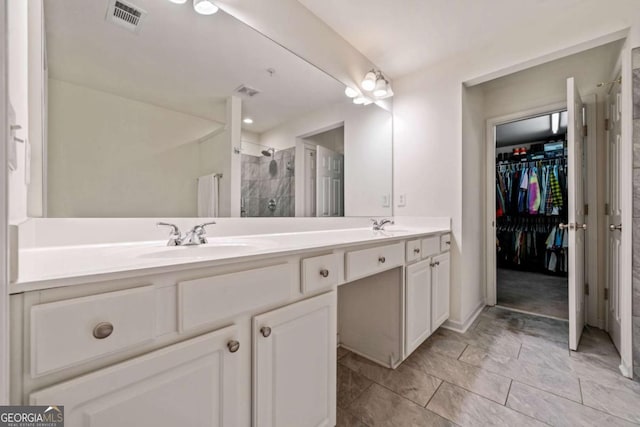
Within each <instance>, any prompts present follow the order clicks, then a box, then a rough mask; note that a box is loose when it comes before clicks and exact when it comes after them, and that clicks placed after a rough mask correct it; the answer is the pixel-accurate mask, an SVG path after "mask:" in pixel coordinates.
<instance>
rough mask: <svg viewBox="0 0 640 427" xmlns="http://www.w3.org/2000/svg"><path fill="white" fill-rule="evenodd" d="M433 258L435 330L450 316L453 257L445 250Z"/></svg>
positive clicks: (433, 322)
mask: <svg viewBox="0 0 640 427" xmlns="http://www.w3.org/2000/svg"><path fill="white" fill-rule="evenodd" d="M432 260H433V261H432V263H431V264H432V265H433V267H432V270H431V271H432V272H431V289H432V293H431V330H432V331H435V330H436V329H438V328H439V327H440V325H442V324H443V323H444V322H445V321H446V320H447V319H448V318H449V293H450V277H451V261H450V260H451V258H450V255H449V252H445V253H443V254H441V255H438V256H436V257H433V258H432Z"/></svg>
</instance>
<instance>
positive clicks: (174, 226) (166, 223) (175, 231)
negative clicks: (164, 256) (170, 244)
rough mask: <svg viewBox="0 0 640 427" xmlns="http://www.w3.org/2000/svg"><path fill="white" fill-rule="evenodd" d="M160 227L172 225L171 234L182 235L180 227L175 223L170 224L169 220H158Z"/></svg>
mask: <svg viewBox="0 0 640 427" xmlns="http://www.w3.org/2000/svg"><path fill="white" fill-rule="evenodd" d="M156 225H157V226H158V227H171V235H172V236H180V235H181V233H180V229H179V228H178V226H177V225H175V224H170V223H168V222H158V223H156Z"/></svg>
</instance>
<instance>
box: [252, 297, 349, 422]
mask: <svg viewBox="0 0 640 427" xmlns="http://www.w3.org/2000/svg"><path fill="white" fill-rule="evenodd" d="M336 295H337V292H336V291H332V292H329V293H326V294H323V295H320V296H317V297H314V298H311V299H308V300H304V301H300V302H297V303H295V304H291V305H289V306H286V307H283V308H280V309H277V310H274V311H270V312H268V313H265V314H262V315H260V316H256V317H254V319H253V328H254V329H253V334H254V338H253V339H254V343H253V344H254V345H253V351H254V354H253V358H254V375H253V381H254V384H253V392H254V399H253V416H254V425H255V426H260V427H262V426H296V427H307V426H314V427H315V426H334V425H335V424H336V333H337V327H336V324H337V319H336Z"/></svg>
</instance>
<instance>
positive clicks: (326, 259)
mask: <svg viewBox="0 0 640 427" xmlns="http://www.w3.org/2000/svg"><path fill="white" fill-rule="evenodd" d="M340 270H341V269H340V257H339V256H338V254H329V255H322V256H317V257H313V258H306V259H303V260H302V293H307V292H314V291H317V290H318V289H324V288H328V287H330V286H335V285H337V284H338V274H339V272H340Z"/></svg>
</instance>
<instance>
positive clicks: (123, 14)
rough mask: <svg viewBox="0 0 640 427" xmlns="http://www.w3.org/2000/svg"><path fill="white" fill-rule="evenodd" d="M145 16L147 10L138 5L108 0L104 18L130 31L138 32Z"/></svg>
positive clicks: (119, 0)
mask: <svg viewBox="0 0 640 427" xmlns="http://www.w3.org/2000/svg"><path fill="white" fill-rule="evenodd" d="M146 16H147V12H146V11H145V10H143V9H141V8H139V7H138V6H134V5H132V4H131V3H126V2H124V1H121V0H110V1H109V8H108V9H107V17H106V19H107V21H111V22H113V23H114V24H116V25H117V26H119V27H122V28H125V29H127V30H129V31H131V32H132V33H138V32H139V31H140V26H141V25H142V22H143V21H144V18H145V17H146Z"/></svg>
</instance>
